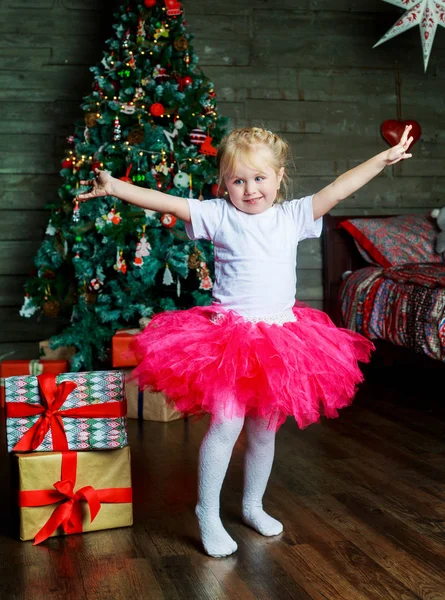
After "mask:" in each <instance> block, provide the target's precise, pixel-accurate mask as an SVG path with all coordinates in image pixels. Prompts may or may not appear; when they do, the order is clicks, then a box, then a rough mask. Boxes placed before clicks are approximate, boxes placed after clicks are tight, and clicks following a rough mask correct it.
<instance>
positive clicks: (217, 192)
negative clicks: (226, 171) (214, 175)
mask: <svg viewBox="0 0 445 600" xmlns="http://www.w3.org/2000/svg"><path fill="white" fill-rule="evenodd" d="M211 191H212V196H213V197H214V198H219V197H220V195H222V192H221V190H220V188H219V185H218V184H217V183H214V184H213V185H212V190H211Z"/></svg>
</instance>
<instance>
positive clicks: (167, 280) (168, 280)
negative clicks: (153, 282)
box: [162, 264, 173, 285]
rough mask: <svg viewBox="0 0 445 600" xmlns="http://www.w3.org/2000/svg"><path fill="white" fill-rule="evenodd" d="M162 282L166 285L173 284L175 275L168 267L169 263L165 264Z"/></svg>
mask: <svg viewBox="0 0 445 600" xmlns="http://www.w3.org/2000/svg"><path fill="white" fill-rule="evenodd" d="M162 283H163V284H164V285H171V284H172V283H173V275H172V273H171V271H170V269H169V268H168V264H166V265H165V271H164V276H163V278H162Z"/></svg>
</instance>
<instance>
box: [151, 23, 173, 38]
mask: <svg viewBox="0 0 445 600" xmlns="http://www.w3.org/2000/svg"><path fill="white" fill-rule="evenodd" d="M169 34H170V32H169V30H168V29H167V27H166V26H165V23H162V25H159V28H158V29H157V30H156V31H155V32H154V34H153V37H154V39H155V40H156V41H158V40H159V38H160V37H165V38H168V36H169Z"/></svg>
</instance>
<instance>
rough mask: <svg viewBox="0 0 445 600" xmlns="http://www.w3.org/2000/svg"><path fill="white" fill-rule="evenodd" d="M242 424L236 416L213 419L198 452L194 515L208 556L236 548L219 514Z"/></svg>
mask: <svg viewBox="0 0 445 600" xmlns="http://www.w3.org/2000/svg"><path fill="white" fill-rule="evenodd" d="M243 423H244V418H236V417H235V418H234V419H232V420H227V421H224V422H222V423H221V422H217V420H216V419H212V422H211V424H210V427H209V429H208V431H207V433H206V435H205V437H204V440H203V442H202V444H201V448H200V451H199V466H198V504H197V505H196V510H195V513H196V516H197V517H198V521H199V529H200V531H201V539H202V544H203V546H204V550H205V551H206V553H207V554H209V555H210V556H215V557H220V556H229V555H230V554H233V552H235V551H236V550H237V548H238V545H237V543H236V542H235V541H234V540H233V539H232V538H231V537H230V535H229V534H228V533H227V531H226V530H225V529H224V527H223V524H222V522H221V519H220V512H219V511H220V494H221V488H222V484H223V481H224V477H225V476H226V472H227V467H228V466H229V461H230V457H231V456H232V450H233V447H234V445H235V442H236V440H237V439H238V436H239V434H240V432H241V429H242V428H243Z"/></svg>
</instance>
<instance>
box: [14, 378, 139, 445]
mask: <svg viewBox="0 0 445 600" xmlns="http://www.w3.org/2000/svg"><path fill="white" fill-rule="evenodd" d="M5 390H6V437H7V443H8V451H9V452H11V451H14V452H33V451H37V452H44V451H51V450H57V451H67V450H90V449H97V450H99V449H112V448H120V447H123V446H126V445H127V443H128V442H127V422H126V414H127V406H126V400H125V391H124V375H123V373H122V372H121V371H90V372H84V373H62V374H60V375H54V374H51V373H44V374H42V375H38V376H37V377H32V376H28V377H26V376H21V377H8V378H7V379H6V380H5Z"/></svg>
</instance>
